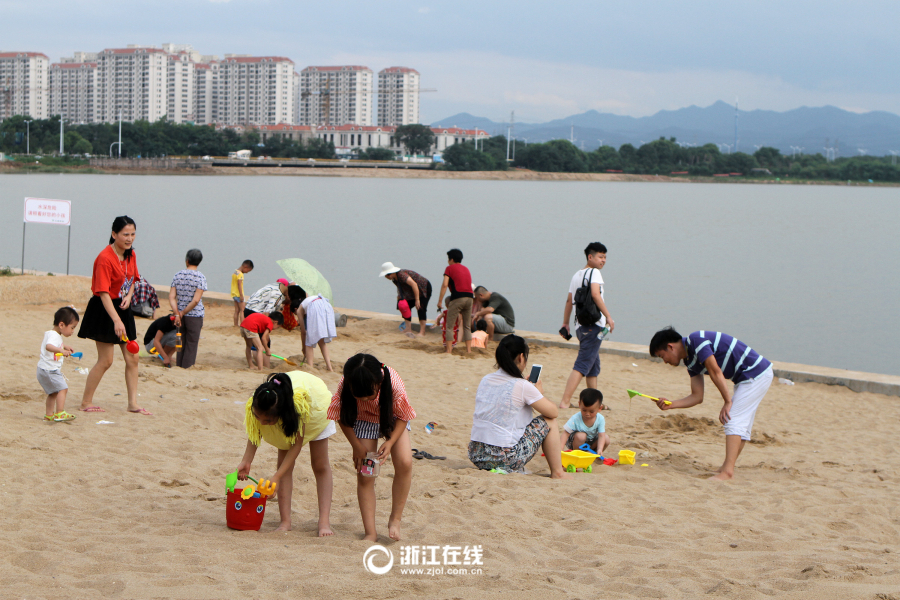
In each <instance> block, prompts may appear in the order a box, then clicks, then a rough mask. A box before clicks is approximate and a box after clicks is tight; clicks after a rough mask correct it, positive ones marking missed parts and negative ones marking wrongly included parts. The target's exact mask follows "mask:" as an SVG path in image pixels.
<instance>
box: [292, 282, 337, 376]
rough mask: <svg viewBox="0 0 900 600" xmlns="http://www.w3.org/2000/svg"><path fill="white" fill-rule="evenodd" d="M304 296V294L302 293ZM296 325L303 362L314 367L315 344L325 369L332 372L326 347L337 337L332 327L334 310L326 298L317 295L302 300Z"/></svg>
mask: <svg viewBox="0 0 900 600" xmlns="http://www.w3.org/2000/svg"><path fill="white" fill-rule="evenodd" d="M303 295H304V296H305V295H306V292H303ZM297 325H299V327H300V335H301V337H302V339H303V361H304V362H305V363H306V364H308V365H309V366H310V367H312V366H314V364H313V359H314V358H315V356H316V344H318V345H319V350H321V351H322V358H324V359H325V368H326V369H327V370H329V371H334V369H332V368H331V359H330V358H329V357H328V345H327V344H329V343H330V342H331V340H333V339H334V338H336V337H337V330H336V329H335V327H334V309H333V308H332V307H331V303H330V302H329V301H328V298H325V297H324V296H322V294H317V295H315V296H309V297H308V298H304V299H303V301H302V302H301V303H300V309H299V313H298V318H297Z"/></svg>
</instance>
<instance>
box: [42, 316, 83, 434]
mask: <svg viewBox="0 0 900 600" xmlns="http://www.w3.org/2000/svg"><path fill="white" fill-rule="evenodd" d="M53 322H54V323H55V325H53V329H51V330H50V331H48V332H46V333H45V334H44V340H43V341H42V342H41V357H40V359H39V360H38V366H37V380H38V383H40V384H41V387H42V388H44V392H46V394H47V407H46V408H47V410H46V414H45V415H44V420H45V421H53V422H57V423H59V422H62V421H71V420H73V419H74V418H75V415H72V414H69V413H67V412H66V410H65V409H66V393H67V392H68V391H69V385H68V384H67V383H66V378H65V376H64V375H63V374H62V365H63V359H64V358H65V357H66V356H69V355H71V354H72V352H74V350H72V348H71V347H70V346H67V345H66V344H64V343H63V337H70V336H71V335H72V333H74V332H75V326H76V325H78V313H77V312H75V309H74V308H72V307H70V306H64V307H62V308H61V309H59V310H58V311H56V314H54V315H53ZM57 355H59V356H57Z"/></svg>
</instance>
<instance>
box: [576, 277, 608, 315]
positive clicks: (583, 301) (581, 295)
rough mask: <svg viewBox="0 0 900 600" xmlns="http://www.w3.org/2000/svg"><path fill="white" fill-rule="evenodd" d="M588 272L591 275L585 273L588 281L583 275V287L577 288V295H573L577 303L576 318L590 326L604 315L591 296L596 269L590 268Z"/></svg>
mask: <svg viewBox="0 0 900 600" xmlns="http://www.w3.org/2000/svg"><path fill="white" fill-rule="evenodd" d="M588 273H590V275H588V274H587V273H585V276H587V282H585V280H584V277H582V279H581V287H580V288H578V289H577V290H575V295H574V296H573V297H572V301H573V302H574V303H575V320H576V321H578V324H579V325H581V326H583V327H590V326H591V325H593V324H594V323H596V322H597V321H599V320H600V318H601V317H602V316H603V313H601V312H600V309H599V308H597V303H596V302H594V298H593V296H591V278H592V277H593V276H594V269H590V270H589V271H588Z"/></svg>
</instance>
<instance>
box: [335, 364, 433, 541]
mask: <svg viewBox="0 0 900 600" xmlns="http://www.w3.org/2000/svg"><path fill="white" fill-rule="evenodd" d="M415 417H416V411H414V410H413V408H412V406H410V405H409V398H408V397H407V396H406V388H405V387H404V386H403V381H402V380H401V379H400V375H398V374H397V372H396V371H395V370H394V369H392V368H390V367H388V366H385V365H384V364H382V363H381V362H380V361H379V360H378V359H377V358H375V357H374V356H372V355H371V354H357V355H355V356H353V357H351V358H350V360H348V361H347V362H346V364H345V365H344V376H343V377H342V378H341V381H340V383H338V389H337V392H336V393H335V394H334V397H333V398H332V399H331V406H329V407H328V418H329V419H334V420H335V421H336V422H337V423H338V424H339V425H340V426H341V430H343V432H344V435H345V436H346V437H347V440H348V441H349V442H350V446H351V447H352V448H353V464H354V466H355V467H356V495H357V498H359V512H360V513H361V514H362V520H363V527H364V528H365V531H366V535H365V538H364V539H366V540H369V541H370V542H375V541H377V540H378V534H377V533H376V531H375V478H374V477H366V476H363V475H362V474H361V472H360V469H361V468H362V466H363V463H364V461H365V460H366V453H368V452H376V450H375V448H376V445H377V440H378V439H379V438H382V437H383V438H387V441H385V442H384V443H383V444H382V445H381V447H380V448H378V450H377V460H378V461H379V462H380V463H382V464H383V463H384V461H385V460H387V458H388V456H390V457H391V461H392V462H393V463H394V481H393V484H392V488H391V494H392V504H391V516H390V518H389V519H388V535H389V536H390V538H391V539H392V540H399V539H400V520H401V518H402V517H403V508H404V507H405V506H406V498H407V496H408V495H409V486H410V483H411V481H412V447H411V445H410V442H409V433H408V431H409V429H410V426H409V421H410V420H412V419H414V418H415Z"/></svg>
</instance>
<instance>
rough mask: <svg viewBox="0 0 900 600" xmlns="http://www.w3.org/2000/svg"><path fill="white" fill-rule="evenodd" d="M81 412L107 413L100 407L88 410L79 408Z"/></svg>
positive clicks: (90, 407) (88, 408)
mask: <svg viewBox="0 0 900 600" xmlns="http://www.w3.org/2000/svg"><path fill="white" fill-rule="evenodd" d="M78 410H80V411H81V412H106V411H105V410H103V409H102V408H100V407H99V406H88V407H87V408H79V409H78Z"/></svg>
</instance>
